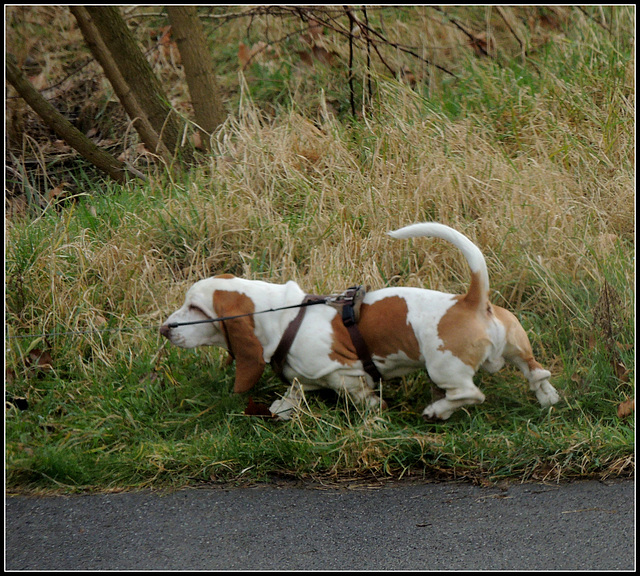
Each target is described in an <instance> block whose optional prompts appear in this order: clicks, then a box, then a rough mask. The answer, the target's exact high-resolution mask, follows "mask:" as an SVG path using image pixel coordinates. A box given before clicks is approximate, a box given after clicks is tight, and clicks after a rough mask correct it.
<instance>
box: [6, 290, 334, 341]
mask: <svg viewBox="0 0 640 576" xmlns="http://www.w3.org/2000/svg"><path fill="white" fill-rule="evenodd" d="M340 296H342V294H339V295H337V296H326V297H319V298H321V299H320V300H311V301H308V302H307V301H304V302H302V303H300V304H293V305H291V306H282V307H281V308H269V309H268V310H259V311H258V312H247V313H246V314H237V315H236V316H220V317H219V318H207V319H206V320H194V321H192V322H172V323H171V324H167V326H168V327H169V328H177V327H178V326H190V325H192V324H205V323H211V322H224V321H225V320H234V319H236V318H243V317H245V316H255V315H256V314H266V313H267V312H278V311H280V310H290V309H292V308H302V307H306V306H313V305H315V304H326V303H327V302H334V301H337V299H338V298H340ZM140 328H145V329H151V328H154V329H157V328H158V327H157V326H155V325H146V326H140ZM134 330H135V329H134V328H92V329H90V330H69V331H66V332H47V333H44V334H14V335H9V334H6V335H5V338H6V339H7V340H9V339H13V338H46V337H49V336H69V335H71V334H93V333H102V332H133V331H134Z"/></svg>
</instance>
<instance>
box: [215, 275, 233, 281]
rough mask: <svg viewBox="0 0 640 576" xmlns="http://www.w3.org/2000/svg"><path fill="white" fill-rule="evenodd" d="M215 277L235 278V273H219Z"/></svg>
mask: <svg viewBox="0 0 640 576" xmlns="http://www.w3.org/2000/svg"><path fill="white" fill-rule="evenodd" d="M215 278H221V279H222V280H230V279H231V278H235V276H234V275H233V274H218V275H217V276H215Z"/></svg>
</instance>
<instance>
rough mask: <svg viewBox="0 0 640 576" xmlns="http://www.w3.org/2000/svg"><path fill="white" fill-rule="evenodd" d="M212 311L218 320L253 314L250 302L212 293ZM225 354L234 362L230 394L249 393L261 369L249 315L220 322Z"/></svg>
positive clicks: (221, 292) (241, 296)
mask: <svg viewBox="0 0 640 576" xmlns="http://www.w3.org/2000/svg"><path fill="white" fill-rule="evenodd" d="M213 309H214V310H215V312H216V315H218V316H219V317H225V316H238V315H241V314H252V313H253V312H255V306H254V304H253V300H251V298H249V297H248V296H245V295H244V294H240V293H239V292H233V291H227V290H216V291H215V292H214V293H213ZM222 328H223V331H224V333H225V336H226V338H227V345H228V346H229V352H230V353H231V355H232V356H233V357H234V358H235V361H236V378H235V383H234V386H233V391H234V392H247V391H248V390H251V388H253V387H254V386H255V384H256V382H258V380H259V379H260V376H262V373H263V372H264V368H265V365H266V363H265V361H264V357H263V349H262V344H260V341H259V340H258V338H257V337H256V335H255V323H254V320H253V316H243V317H241V318H233V319H232V320H225V321H223V322H222Z"/></svg>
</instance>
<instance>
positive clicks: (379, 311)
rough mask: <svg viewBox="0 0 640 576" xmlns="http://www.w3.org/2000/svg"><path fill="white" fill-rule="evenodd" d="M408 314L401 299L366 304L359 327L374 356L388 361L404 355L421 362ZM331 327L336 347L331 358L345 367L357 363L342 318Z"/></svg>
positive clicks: (336, 319) (361, 312) (418, 346)
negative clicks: (402, 353)
mask: <svg viewBox="0 0 640 576" xmlns="http://www.w3.org/2000/svg"><path fill="white" fill-rule="evenodd" d="M407 314H408V309H407V303H406V302H405V300H404V298H401V297H399V296H391V297H389V298H384V299H382V300H378V301H377V302H375V303H373V304H363V305H362V308H361V309H360V321H359V322H358V328H359V330H360V333H361V334H362V337H363V338H364V341H365V343H366V344H367V347H368V348H369V353H370V354H371V355H372V356H374V355H375V356H378V357H381V358H386V357H387V356H390V355H391V354H397V353H399V352H404V353H405V354H406V355H407V356H408V357H409V358H411V359H412V360H416V361H417V360H419V359H420V345H419V344H418V340H417V339H416V336H415V334H414V332H413V328H412V327H411V325H410V324H409V322H408V321H407ZM331 325H332V327H333V348H332V352H331V355H330V358H331V359H332V360H335V361H337V362H340V363H341V364H346V365H350V364H355V363H356V362H357V361H358V355H357V353H356V350H355V348H354V346H353V343H352V342H351V337H350V336H349V332H348V331H347V329H346V328H345V327H344V325H343V323H342V318H341V317H340V315H337V316H336V317H335V318H334V319H333V320H332V321H331Z"/></svg>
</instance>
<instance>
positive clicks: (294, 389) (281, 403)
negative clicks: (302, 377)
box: [269, 379, 319, 420]
mask: <svg viewBox="0 0 640 576" xmlns="http://www.w3.org/2000/svg"><path fill="white" fill-rule="evenodd" d="M317 388H319V386H314V385H312V384H302V383H300V381H299V380H297V379H294V381H293V384H291V386H290V387H289V389H288V390H287V391H286V393H285V395H284V396H283V397H282V398H280V399H279V400H276V401H275V402H274V403H273V404H271V406H270V407H269V411H270V412H271V413H272V414H273V415H274V416H275V417H276V418H277V419H278V420H291V417H292V415H293V413H294V412H296V411H297V410H299V409H300V406H301V403H302V401H303V400H304V392H305V390H307V391H309V390H316V389H317Z"/></svg>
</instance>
